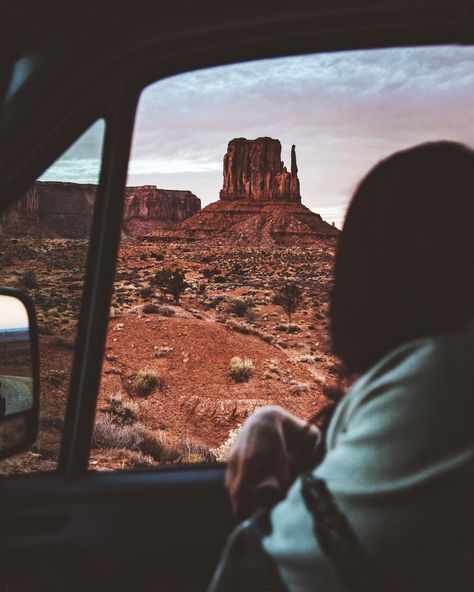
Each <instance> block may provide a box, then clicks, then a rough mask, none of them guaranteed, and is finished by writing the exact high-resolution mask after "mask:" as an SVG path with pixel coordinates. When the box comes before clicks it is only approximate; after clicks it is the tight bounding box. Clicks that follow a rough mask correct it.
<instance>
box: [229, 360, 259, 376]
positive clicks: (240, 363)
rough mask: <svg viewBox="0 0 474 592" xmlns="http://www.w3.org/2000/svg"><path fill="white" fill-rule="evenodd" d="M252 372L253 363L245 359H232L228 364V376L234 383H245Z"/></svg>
mask: <svg viewBox="0 0 474 592" xmlns="http://www.w3.org/2000/svg"><path fill="white" fill-rule="evenodd" d="M252 372H253V362H252V360H249V359H247V358H245V359H243V360H242V358H239V357H238V356H235V357H233V358H232V359H231V360H230V363H229V376H230V377H231V378H233V379H234V380H235V382H247V381H248V379H249V378H250V376H251V374H252Z"/></svg>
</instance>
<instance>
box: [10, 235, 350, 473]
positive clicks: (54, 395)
mask: <svg viewBox="0 0 474 592" xmlns="http://www.w3.org/2000/svg"><path fill="white" fill-rule="evenodd" d="M0 251H1V259H0V265H1V269H2V283H3V285H7V286H14V287H20V288H21V289H23V290H25V291H27V292H28V293H29V294H30V295H31V296H32V298H33V300H34V302H35V304H36V308H37V314H38V322H39V326H40V355H41V427H40V437H39V439H38V441H37V443H36V444H35V446H34V448H33V449H32V450H31V451H29V452H27V453H24V454H22V455H18V456H16V457H14V458H12V459H9V460H6V461H3V462H2V463H0V472H3V473H12V472H19V471H32V470H52V469H54V468H55V466H56V460H57V455H58V451H59V443H60V437H61V431H62V425H63V419H64V411H65V403H66V396H67V391H68V383H69V374H70V367H71V362H72V355H73V348H74V340H75V335H76V329H77V321H78V315H79V309H80V301H81V295H82V286H83V275H84V268H85V262H86V255H87V241H84V240H72V239H38V238H35V239H32V238H18V239H4V241H3V244H2V245H0ZM334 252H335V242H334V240H327V241H325V242H321V243H320V244H318V245H315V246H300V247H276V246H266V247H251V246H247V247H246V246H241V245H238V246H235V245H227V246H225V245H216V246H209V245H205V244H200V243H191V244H186V243H159V242H143V241H128V240H124V241H122V245H121V248H120V254H119V259H118V264H117V271H116V281H115V285H114V295H113V302H112V306H111V310H110V321H109V330H108V337H107V345H106V350H105V357H104V364H103V372H102V382H101V388H100V393H99V399H98V406H97V415H96V423H95V428H94V434H93V438H92V446H93V448H92V453H91V461H90V468H91V469H93V470H115V469H131V468H143V467H149V466H157V465H159V464H164V465H168V464H169V463H176V462H180V463H187V462H216V461H223V460H225V459H226V456H227V454H228V451H229V447H230V445H231V443H232V441H233V439H234V438H235V435H236V433H237V432H238V429H239V427H240V426H241V424H242V422H243V421H244V420H245V418H246V417H247V416H248V415H249V414H250V413H251V412H252V411H253V410H255V409H256V408H258V407H261V406H264V405H269V404H277V405H281V406H283V407H286V408H287V409H289V410H290V411H292V412H294V413H296V414H298V415H300V416H301V417H303V418H306V419H309V418H311V417H313V416H314V415H315V414H317V413H318V412H320V411H321V410H322V409H323V408H324V407H325V406H327V405H328V404H330V402H331V400H333V399H335V398H337V397H338V396H339V394H340V392H341V391H342V390H343V389H344V388H345V387H346V386H347V385H348V383H349V381H350V378H349V377H347V376H346V374H345V373H344V370H343V369H342V368H341V366H340V364H339V362H338V361H337V359H336V358H335V357H334V356H333V355H332V354H331V348H330V340H329V336H328V311H327V308H328V293H329V290H330V287H331V281H332V266H333V260H334ZM166 269H168V270H175V269H179V270H181V272H182V274H184V280H185V282H186V286H185V289H184V291H183V292H182V293H181V294H180V295H179V302H178V301H177V299H175V298H174V297H173V296H172V295H171V294H170V293H168V291H167V290H166V289H164V288H163V286H162V285H160V283H159V280H158V279H157V277H159V273H160V272H162V271H163V270H166ZM157 274H158V276H157ZM287 283H294V284H296V285H297V286H298V287H299V288H300V290H301V292H302V300H301V302H300V304H299V305H298V307H297V309H296V311H295V312H294V313H293V315H292V318H291V322H289V319H288V318H287V314H286V313H285V311H284V309H283V308H282V306H281V305H280V304H278V303H277V302H278V299H276V298H275V294H276V293H277V292H278V290H279V288H280V287H281V286H282V285H284V284H287ZM234 358H240V362H239V361H237V366H238V368H237V370H238V372H237V373H236V372H235V371H233V370H232V369H231V360H233V359H234ZM232 363H233V364H234V370H235V364H236V362H235V360H234V361H233V362H232ZM239 364H240V366H239Z"/></svg>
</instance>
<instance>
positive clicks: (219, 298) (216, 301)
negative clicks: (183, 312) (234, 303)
mask: <svg viewBox="0 0 474 592" xmlns="http://www.w3.org/2000/svg"><path fill="white" fill-rule="evenodd" d="M224 300H225V296H222V295H220V296H214V298H211V299H210V300H207V301H206V302H205V305H204V307H205V308H206V310H208V309H210V308H216V307H217V306H219V304H221V302H224Z"/></svg>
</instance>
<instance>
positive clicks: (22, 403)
mask: <svg viewBox="0 0 474 592" xmlns="http://www.w3.org/2000/svg"><path fill="white" fill-rule="evenodd" d="M38 418H39V355H38V328H37V324H36V313H35V307H34V304H33V302H32V301H31V299H30V298H29V297H28V296H26V294H23V293H22V292H20V291H19V290H14V289H12V288H0V459H2V458H6V457H8V456H12V455H13V454H16V453H18V452H22V451H23V450H26V449H27V448H29V447H30V446H31V445H32V444H33V442H34V441H35V440H36V436H37V433H38Z"/></svg>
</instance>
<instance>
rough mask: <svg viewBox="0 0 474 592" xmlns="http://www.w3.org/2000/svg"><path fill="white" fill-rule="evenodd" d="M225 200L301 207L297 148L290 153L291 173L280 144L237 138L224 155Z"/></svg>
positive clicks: (273, 141) (269, 139)
mask: <svg viewBox="0 0 474 592" xmlns="http://www.w3.org/2000/svg"><path fill="white" fill-rule="evenodd" d="M219 197H220V199H222V200H230V201H235V200H247V201H254V202H273V201H283V202H291V203H301V195H300V182H299V179H298V167H297V165H296V151H295V146H294V145H293V146H292V149H291V172H288V171H287V169H286V167H285V165H284V163H283V161H282V160H281V144H280V140H275V139H273V138H257V139H256V140H247V139H246V138H234V139H233V140H231V141H230V142H229V145H228V146H227V152H226V154H225V155H224V182H223V185H222V189H221V191H220V194H219Z"/></svg>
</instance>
